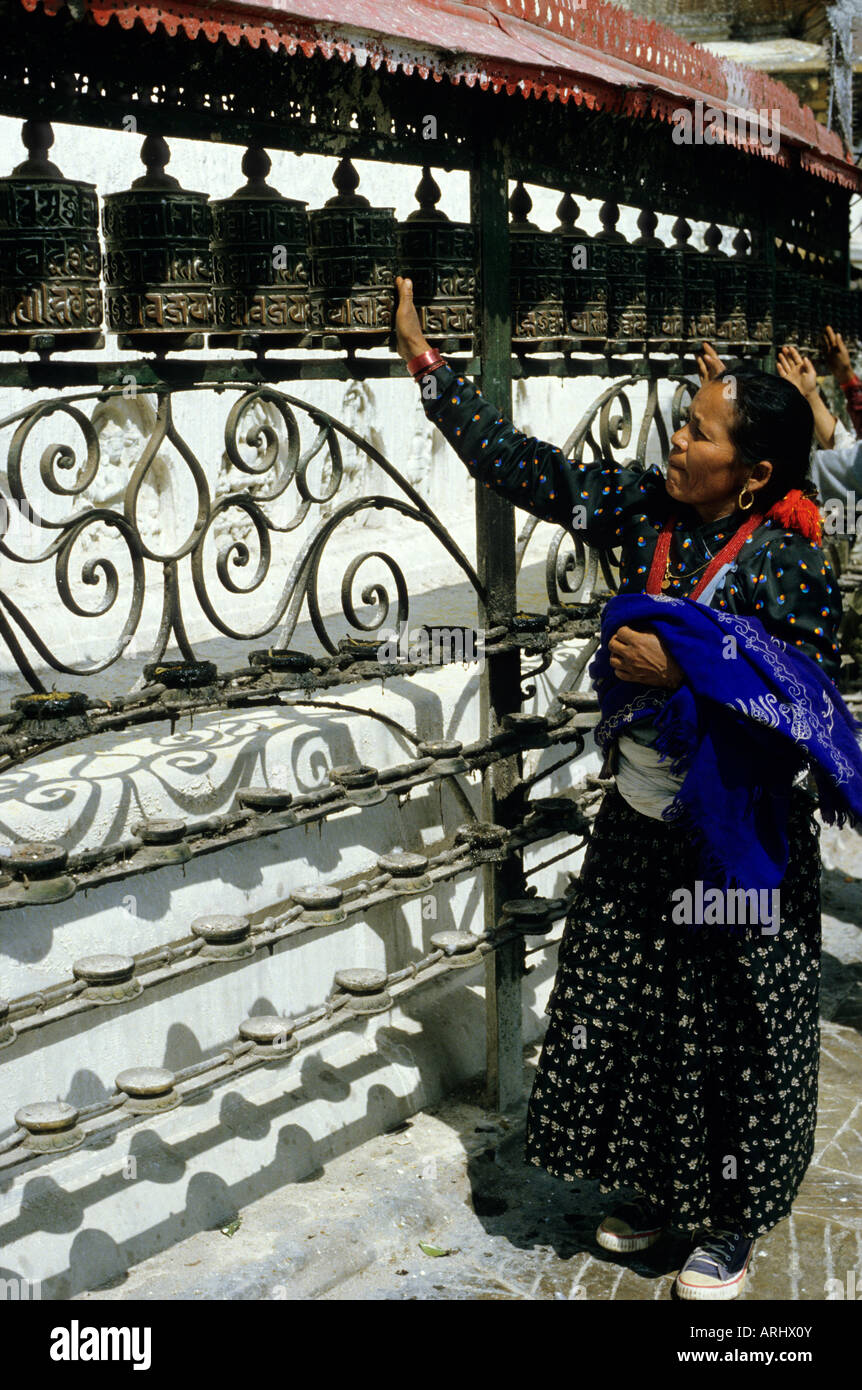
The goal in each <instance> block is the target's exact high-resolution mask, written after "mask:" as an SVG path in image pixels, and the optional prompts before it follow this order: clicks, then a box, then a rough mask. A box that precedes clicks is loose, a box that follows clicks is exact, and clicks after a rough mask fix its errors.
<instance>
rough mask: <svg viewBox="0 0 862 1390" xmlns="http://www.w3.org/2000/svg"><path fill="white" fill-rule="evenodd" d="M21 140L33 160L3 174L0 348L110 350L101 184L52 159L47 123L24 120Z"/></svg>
mask: <svg viewBox="0 0 862 1390" xmlns="http://www.w3.org/2000/svg"><path fill="white" fill-rule="evenodd" d="M21 138H22V140H23V142H24V145H25V146H26V148H27V153H28V158H27V159H25V160H24V161H23V163H21V164H19V165H17V167H16V168H15V169H13V171H12V173H11V175H10V176H9V177H8V178H5V179H0V346H2V347H4V348H11V349H12V350H13V351H16V352H40V353H45V354H47V353H51V352H60V351H69V350H70V349H73V348H97V347H104V338H103V337H102V334H101V332H100V329H101V326H102V292H101V288H100V283H99V277H100V272H101V264H102V257H101V252H100V250H99V205H98V199H97V197H96V191H95V187H94V185H93V184H91V183H78V182H75V181H73V180H72V179H66V178H64V177H63V175H62V174H61V172H60V170H59V169H58V168H57V166H56V164H52V163H51V162H50V161H49V159H48V150H49V149H50V148H51V145H52V144H53V143H54V134H53V131H52V130H51V127H50V125H49V124H48V123H47V122H45V121H25V123H24V126H23V128H22V131H21Z"/></svg>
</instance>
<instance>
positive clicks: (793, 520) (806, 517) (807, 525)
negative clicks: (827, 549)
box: [766, 487, 823, 545]
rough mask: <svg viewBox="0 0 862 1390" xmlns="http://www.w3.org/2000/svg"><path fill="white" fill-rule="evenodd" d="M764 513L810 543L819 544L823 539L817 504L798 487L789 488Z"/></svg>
mask: <svg viewBox="0 0 862 1390" xmlns="http://www.w3.org/2000/svg"><path fill="white" fill-rule="evenodd" d="M766 515H767V516H768V517H771V518H772V519H773V521H777V522H779V523H780V524H781V525H782V526H783V527H784V528H785V530H787V531H798V532H799V534H800V536H804V537H805V539H806V540H807V541H810V542H811V544H812V545H820V543H821V541H822V539H823V523H822V521H821V519H820V512H819V511H818V509H817V505H816V503H814V502H812V500H811V498H810V497H806V496H805V493H804V492H800V491H799V488H796V487H794V488H791V490H790V492H788V493H787V494H786V495H785V496H784V497H782V498H781V501H780V502H776V504H775V506H774V507H770V509H769V511H768V512H767V513H766Z"/></svg>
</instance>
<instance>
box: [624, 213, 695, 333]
mask: <svg viewBox="0 0 862 1390" xmlns="http://www.w3.org/2000/svg"><path fill="white" fill-rule="evenodd" d="M657 226H658V218H657V217H656V215H655V213H654V212H652V211H651V210H650V209H648V208H644V210H643V212H641V214H640V216H639V217H638V228H639V229H640V233H641V234H640V236H639V237H638V238H637V240H636V241H635V242H634V245H635V246H638V247H641V248H642V249H643V251H644V254H645V257H646V285H647V303H646V320H647V329H646V337H647V341H648V343H649V345H650V347H652V348H661V346H662V344H666V345H668V346H670V345H671V344H673V343H678V342H679V341H680V340H681V339H682V338H684V337H685V334H684V332H683V263H682V254H681V252H680V251H679V250H678V249H677V248H676V247H671V246H665V244H664V242H663V241H662V240H661V239H660V238H659V237H657V236H656V235H655V229H656V227H657Z"/></svg>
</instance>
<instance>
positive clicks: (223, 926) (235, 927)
mask: <svg viewBox="0 0 862 1390" xmlns="http://www.w3.org/2000/svg"><path fill="white" fill-rule="evenodd" d="M191 933H192V936H197V937H199V938H200V939H201V940H202V941H203V942H204V943H205V944H204V945H203V946H202V947H201V950H200V952H199V954H200V955H201V956H203V957H205V958H206V959H208V960H242V959H244V957H246V956H253V955H254V942H253V941H251V940H250V934H251V923H250V921H249V919H248V918H247V917H232V916H229V915H228V914H227V913H208V914H207V915H206V916H205V917H196V918H195V920H194V921H193V922H192V924H191Z"/></svg>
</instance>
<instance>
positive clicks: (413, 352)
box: [395, 275, 431, 362]
mask: <svg viewBox="0 0 862 1390" xmlns="http://www.w3.org/2000/svg"><path fill="white" fill-rule="evenodd" d="M395 284H396V286H397V288H398V308H397V310H396V312H395V337H396V342H397V347H398V355H399V357H403V358H404V361H405V362H409V361H411V359H412V358H414V357H418V356H419V355H420V353H423V352H429V351H430V350H431V344H430V343H429V342H428V340H427V338H426V337H425V335H424V333H423V332H422V325H421V324H420V322H419V315H418V314H417V312H416V306H415V304H414V303H413V281H412V280H410V279H408V278H407V277H406V276H404V275H396V276H395Z"/></svg>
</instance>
